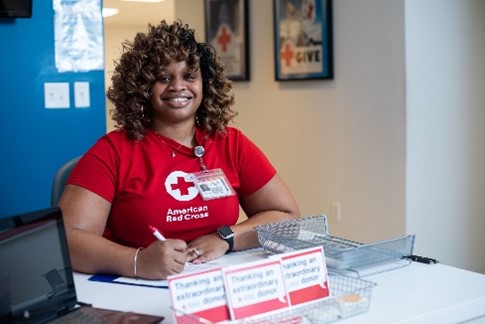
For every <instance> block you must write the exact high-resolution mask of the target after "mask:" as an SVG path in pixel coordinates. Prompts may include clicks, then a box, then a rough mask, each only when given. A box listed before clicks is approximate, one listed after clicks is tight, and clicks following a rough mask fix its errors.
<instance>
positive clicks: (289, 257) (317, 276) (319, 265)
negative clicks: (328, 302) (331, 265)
mask: <svg viewBox="0 0 485 324" xmlns="http://www.w3.org/2000/svg"><path fill="white" fill-rule="evenodd" d="M275 257H276V258H280V259H281V266H282V269H283V276H284V279H285V285H286V288H287V289H288V295H289V297H290V303H291V305H298V304H302V303H306V302H311V301H315V300H319V299H322V298H325V297H328V296H329V294H330V291H329V287H328V275H327V267H326V264H325V256H324V252H323V248H322V247H321V246H319V247H314V248H309V249H305V250H299V251H295V252H288V253H285V254H281V255H276V256H275Z"/></svg>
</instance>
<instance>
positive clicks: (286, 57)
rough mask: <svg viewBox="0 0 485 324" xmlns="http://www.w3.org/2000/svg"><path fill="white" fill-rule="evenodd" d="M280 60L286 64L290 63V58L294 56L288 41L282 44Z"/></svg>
mask: <svg viewBox="0 0 485 324" xmlns="http://www.w3.org/2000/svg"><path fill="white" fill-rule="evenodd" d="M280 57H281V60H282V61H284V62H285V65H286V66H290V65H291V59H292V58H293V57H295V52H293V50H292V49H291V45H290V43H286V44H285V45H284V46H283V50H282V51H281V54H280Z"/></svg>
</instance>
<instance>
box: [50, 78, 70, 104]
mask: <svg viewBox="0 0 485 324" xmlns="http://www.w3.org/2000/svg"><path fill="white" fill-rule="evenodd" d="M44 106H45V108H69V107H70V103H69V83H68V82H45V83H44Z"/></svg>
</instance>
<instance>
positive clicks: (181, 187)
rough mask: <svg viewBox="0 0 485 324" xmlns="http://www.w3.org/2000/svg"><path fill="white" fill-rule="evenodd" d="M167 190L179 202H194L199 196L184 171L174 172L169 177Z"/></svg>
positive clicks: (166, 181)
mask: <svg viewBox="0 0 485 324" xmlns="http://www.w3.org/2000/svg"><path fill="white" fill-rule="evenodd" d="M165 190H167V193H168V194H169V195H170V196H172V197H173V198H175V199H176V200H178V201H189V200H192V199H194V198H195V197H196V196H197V194H198V191H197V188H196V187H195V184H194V182H193V181H191V180H190V179H188V174H187V173H185V172H183V171H173V172H172V173H170V174H169V175H168V177H167V179H165Z"/></svg>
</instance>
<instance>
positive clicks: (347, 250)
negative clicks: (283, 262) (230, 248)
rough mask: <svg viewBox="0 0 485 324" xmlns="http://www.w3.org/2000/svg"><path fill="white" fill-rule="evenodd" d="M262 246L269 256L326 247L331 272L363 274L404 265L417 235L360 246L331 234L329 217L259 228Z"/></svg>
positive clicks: (286, 222)
mask: <svg viewBox="0 0 485 324" xmlns="http://www.w3.org/2000/svg"><path fill="white" fill-rule="evenodd" d="M256 232H257V234H258V239H259V241H260V243H261V246H262V247H263V249H264V250H265V251H266V252H269V253H273V254H275V253H284V252H290V251H295V250H300V249H304V248H310V247H314V246H320V245H322V246H323V249H324V252H325V261H326V263H327V267H328V268H329V270H332V269H333V270H349V271H357V272H358V271H359V270H361V269H364V268H368V267H375V266H377V265H382V264H385V263H391V262H396V261H399V262H401V261H402V262H404V263H405V264H409V262H410V261H409V260H407V259H406V260H404V258H405V257H406V256H410V255H412V253H413V249H414V241H415V235H414V234H410V235H407V236H403V237H398V238H393V239H389V240H384V241H378V242H373V243H366V244H364V243H359V242H355V241H351V240H347V239H343V238H339V237H336V236H332V235H330V234H329V233H328V224H327V217H326V216H325V215H318V216H310V217H302V218H299V219H294V220H289V221H281V222H277V223H271V224H267V225H260V226H257V227H256Z"/></svg>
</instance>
